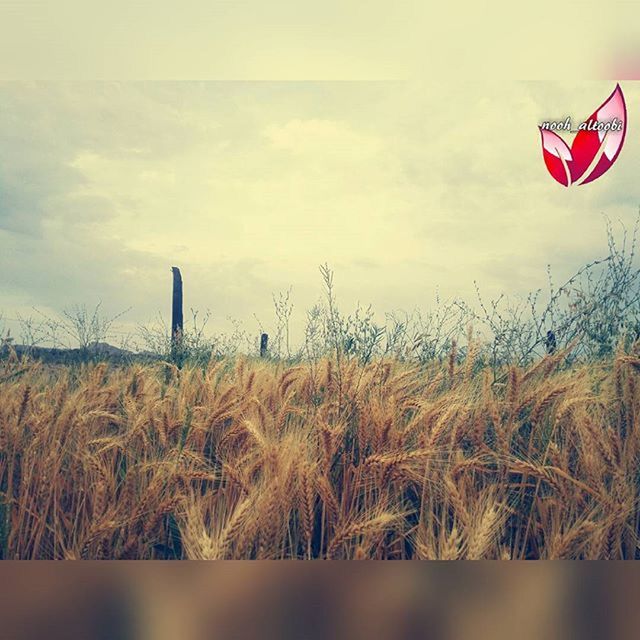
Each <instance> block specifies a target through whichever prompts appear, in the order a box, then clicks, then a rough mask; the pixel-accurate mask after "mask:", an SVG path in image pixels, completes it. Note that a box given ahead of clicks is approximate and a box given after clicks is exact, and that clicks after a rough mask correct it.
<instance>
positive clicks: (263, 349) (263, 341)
mask: <svg viewBox="0 0 640 640" xmlns="http://www.w3.org/2000/svg"><path fill="white" fill-rule="evenodd" d="M268 342H269V336H268V335H267V334H266V333H263V334H262V335H261V336H260V357H261V358H266V357H267V344H268Z"/></svg>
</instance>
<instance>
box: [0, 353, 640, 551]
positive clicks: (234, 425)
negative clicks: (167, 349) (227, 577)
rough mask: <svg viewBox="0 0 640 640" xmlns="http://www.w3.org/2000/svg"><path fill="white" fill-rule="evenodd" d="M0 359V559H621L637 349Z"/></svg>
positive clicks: (633, 469)
mask: <svg viewBox="0 0 640 640" xmlns="http://www.w3.org/2000/svg"><path fill="white" fill-rule="evenodd" d="M565 356H566V353H565V352H563V351H557V352H556V353H554V354H552V355H547V356H545V357H544V358H543V359H541V360H539V361H538V362H536V363H535V364H534V365H532V366H531V367H529V368H526V369H523V368H518V367H511V368H508V367H506V368H504V370H503V371H502V372H501V374H500V375H498V376H497V377H496V374H495V371H492V370H490V369H488V368H484V367H482V366H480V365H478V364H477V363H474V358H473V349H470V350H469V355H468V356H467V358H466V359H463V360H462V361H459V360H457V359H456V358H454V357H451V358H450V359H449V360H448V361H444V362H442V363H434V364H430V365H421V366H419V365H412V364H407V363H401V362H398V361H397V360H385V359H379V360H376V361H372V362H370V363H368V364H366V365H361V364H359V363H358V362H357V360H356V359H353V360H347V359H337V360H336V359H335V358H334V359H321V360H318V361H317V362H312V363H304V364H297V365H286V364H284V363H278V362H272V361H263V360H259V359H250V358H244V357H237V358H235V359H223V360H219V361H212V362H211V363H210V364H209V365H208V366H206V367H195V366H194V367H190V366H185V367H184V368H182V369H178V368H177V367H175V366H173V365H170V364H168V363H157V364H152V365H149V366H142V365H131V366H129V367H117V366H113V365H107V364H105V363H99V364H91V365H83V366H66V365H65V366H55V367H52V366H45V365H42V364H40V363H36V362H29V361H26V360H22V361H20V360H18V359H17V358H13V359H11V358H9V359H8V360H5V361H3V362H0V516H1V518H0V554H1V556H2V557H3V558H13V559H23V558H47V559H48V558H56V559H79V558H104V559H125V558H128V559H134V558H139V559H171V558H183V559H187V558H188V559H219V558H236V559H248V558H274V559H276V558H299V559H305V558H335V559H369V558H372V559H480V558H499V559H519V558H608V559H616V558H636V557H638V555H639V551H638V533H639V517H640V512H639V508H638V468H639V465H638V462H639V453H640V436H639V429H638V424H637V416H638V413H639V412H640V385H639V384H638V383H639V381H640V358H639V357H638V356H637V352H635V351H634V350H633V347H632V348H631V349H629V350H627V351H626V352H625V351H624V350H623V349H621V348H620V349H618V351H617V353H616V354H615V356H613V357H610V358H608V359H607V360H605V361H601V362H598V363H589V364H573V365H571V366H569V365H567V363H566V357H565Z"/></svg>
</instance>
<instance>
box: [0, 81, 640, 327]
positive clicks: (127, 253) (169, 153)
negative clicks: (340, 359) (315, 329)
mask: <svg viewBox="0 0 640 640" xmlns="http://www.w3.org/2000/svg"><path fill="white" fill-rule="evenodd" d="M614 86H615V82H605V81H597V82H595V81H594V82H583V83H569V82H565V83H562V84H561V83H552V82H539V83H516V82H498V81H494V82H491V83H489V82H485V81H484V80H483V81H478V82H476V83H470V82H464V81H454V80H450V81H448V82H445V81H432V82H428V83H422V84H419V83H414V82H401V81H394V82H245V83H243V82H197V83H196V82H177V83H165V82H148V83H126V82H125V83H106V82H103V83H61V82H54V83H19V82H9V83H5V84H0V273H1V276H0V312H1V313H3V314H4V316H5V317H9V318H11V317H15V316H16V315H17V314H18V313H22V314H23V315H28V314H30V313H33V312H32V311H31V309H32V307H34V306H35V307H37V308H39V309H41V310H43V311H45V312H47V313H58V312H60V311H61V310H62V309H63V308H65V307H69V306H71V305H73V304H75V303H85V304H87V305H93V304H95V303H97V302H98V301H100V300H102V301H103V303H104V306H105V308H106V309H107V311H110V312H117V311H119V310H122V309H125V308H128V307H130V306H131V307H132V310H131V311H130V312H129V313H128V314H127V316H126V317H125V319H126V322H125V323H122V326H124V327H125V328H126V327H127V326H132V325H134V324H136V323H138V322H147V321H149V320H152V319H153V318H154V316H155V315H156V314H157V313H158V312H161V313H162V314H163V315H164V316H165V317H168V315H169V306H170V284H171V274H170V267H171V266H172V265H177V266H180V267H181V269H182V272H183V276H184V280H185V305H186V307H187V308H189V307H194V308H197V309H201V310H203V311H204V310H206V309H210V310H211V313H212V315H213V320H212V324H211V327H212V329H214V330H218V329H224V328H228V322H227V320H226V318H227V317H228V316H232V317H235V318H237V319H239V320H242V321H243V322H244V326H245V328H247V329H248V330H250V331H252V332H257V331H258V324H257V322H256V320H255V319H254V314H255V315H257V317H258V318H259V319H260V321H261V322H262V324H263V325H264V328H265V329H267V330H270V329H271V328H272V326H273V318H274V314H273V310H272V308H273V304H272V299H271V296H272V293H277V292H279V291H283V290H286V289H287V288H288V287H289V286H291V287H292V297H293V301H294V304H295V309H294V315H293V318H292V321H293V323H294V324H295V325H296V326H298V327H299V326H301V325H302V322H303V319H304V310H305V309H306V308H308V307H309V306H310V305H312V304H313V303H314V302H315V301H316V300H317V299H318V297H319V295H320V293H321V279H320V275H319V272H318V265H320V264H321V263H324V262H328V263H329V265H330V266H331V267H332V268H333V269H334V270H335V272H336V274H335V281H336V290H337V295H338V299H339V302H340V306H341V307H343V308H344V309H345V310H350V309H352V308H353V307H354V305H355V304H356V303H357V302H358V301H360V302H361V303H364V304H368V303H372V304H373V306H374V308H375V309H376V310H377V311H378V312H380V313H381V312H383V311H390V310H393V309H398V308H403V309H407V310H411V309H413V308H414V307H416V306H418V307H422V308H425V309H428V308H429V306H430V305H432V303H433V299H434V295H435V291H436V288H438V289H439V290H440V292H441V294H442V295H443V296H444V297H454V296H462V297H470V296H471V295H472V292H473V281H474V279H475V280H478V282H479V283H480V285H481V287H482V289H483V290H484V291H486V292H487V294H495V293H497V292H500V291H504V292H506V293H511V294H518V293H521V292H523V291H526V290H530V289H534V288H537V287H539V286H544V284H545V281H546V274H545V269H546V265H547V263H550V264H551V265H552V267H553V269H554V271H555V272H556V273H557V274H558V278H560V277H561V276H562V275H563V274H568V273H569V272H570V271H571V270H573V269H575V268H577V267H579V266H580V265H581V264H583V263H584V262H586V261H587V260H590V259H592V258H595V257H597V256H599V255H601V254H603V253H604V251H605V249H606V244H605V234H604V222H603V215H602V214H603V213H604V214H607V215H608V216H609V217H610V218H611V219H612V220H614V221H615V220H618V219H619V220H621V221H623V222H624V223H625V224H627V225H628V226H632V224H633V221H634V219H635V216H636V214H637V211H638V205H639V204H640V187H639V180H638V176H639V175H640V174H639V171H638V169H639V161H640V139H639V136H638V128H637V125H636V122H637V117H638V114H640V89H639V87H638V83H637V82H636V83H634V82H626V83H624V82H623V83H622V88H623V91H624V93H625V97H626V100H627V106H628V109H629V118H630V124H629V129H628V134H627V140H626V143H625V146H624V148H623V150H622V153H621V156H620V158H619V160H618V162H617V163H616V165H615V166H614V167H613V168H612V169H611V171H610V172H609V173H607V174H606V175H605V176H604V177H602V178H601V179H599V180H597V181H595V182H593V183H590V184H588V185H584V186H580V187H574V188H569V189H566V188H564V187H562V186H560V185H559V184H557V183H556V182H554V181H553V180H552V178H551V177H550V176H549V175H548V173H547V171H546V169H545V167H544V163H543V159H542V152H541V148H540V136H539V133H538V130H537V125H538V123H540V122H541V121H543V120H548V119H563V118H564V117H565V116H567V115H569V116H571V117H572V118H573V119H574V120H575V121H579V120H580V119H581V118H582V119H584V118H586V117H588V116H589V115H590V114H591V113H592V112H593V111H594V110H595V108H596V107H598V106H599V105H600V104H601V103H602V101H603V100H604V99H605V98H606V97H608V95H609V94H610V93H611V91H612V90H613V88H614ZM565 135H566V134H565ZM567 140H568V141H569V143H570V137H568V136H567Z"/></svg>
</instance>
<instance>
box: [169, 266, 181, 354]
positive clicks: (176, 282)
mask: <svg viewBox="0 0 640 640" xmlns="http://www.w3.org/2000/svg"><path fill="white" fill-rule="evenodd" d="M171 271H172V272H173V300H172V305H171V355H172V358H173V359H174V360H175V359H176V356H177V355H178V354H179V353H180V351H181V349H180V347H181V342H182V331H183V329H184V319H183V315H182V275H181V274H180V269H178V267H171Z"/></svg>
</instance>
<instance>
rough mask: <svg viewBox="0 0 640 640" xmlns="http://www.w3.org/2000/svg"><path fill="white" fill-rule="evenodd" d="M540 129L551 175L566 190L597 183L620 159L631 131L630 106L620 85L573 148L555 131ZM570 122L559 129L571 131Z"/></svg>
mask: <svg viewBox="0 0 640 640" xmlns="http://www.w3.org/2000/svg"><path fill="white" fill-rule="evenodd" d="M554 124H558V123H552V124H551V125H550V124H549V123H546V122H545V123H544V124H543V125H542V126H540V127H539V129H540V135H541V136H542V155H543V157H544V163H545V164H546V166H547V169H548V170H549V173H550V174H551V176H552V177H553V178H554V179H555V180H557V181H558V182H559V183H560V184H562V185H564V186H565V187H569V186H571V185H572V184H576V185H581V184H587V183H588V182H593V181H594V180H595V179H596V178H599V177H600V176H601V175H602V174H603V173H605V172H607V171H608V170H609V169H610V168H611V167H612V166H613V163H614V162H615V161H616V160H617V158H618V156H619V155H620V151H621V149H622V144H623V143H624V137H625V134H626V132H627V106H626V104H625V101H624V95H623V94H622V89H621V88H620V85H619V84H617V85H616V88H615V89H614V90H613V93H612V94H611V95H610V96H609V97H608V98H607V99H606V100H605V101H604V102H603V103H602V104H601V105H600V106H599V107H598V108H597V109H596V110H595V111H594V113H593V114H592V115H591V116H590V117H589V119H588V120H585V121H584V122H583V123H582V124H581V125H580V126H579V128H578V133H577V135H576V137H575V138H574V140H573V144H572V145H571V148H569V146H568V145H567V143H566V142H565V141H564V140H563V139H562V138H561V137H560V136H559V135H558V134H557V133H555V131H553V128H554V126H553V125H554ZM567 124H568V119H567V121H566V122H565V123H560V124H559V126H557V127H556V128H557V129H563V128H567V127H566V125H567Z"/></svg>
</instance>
